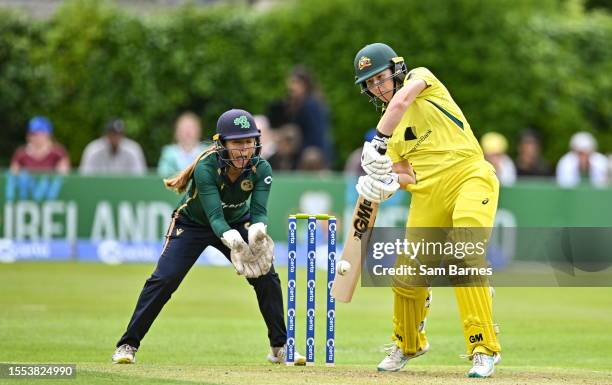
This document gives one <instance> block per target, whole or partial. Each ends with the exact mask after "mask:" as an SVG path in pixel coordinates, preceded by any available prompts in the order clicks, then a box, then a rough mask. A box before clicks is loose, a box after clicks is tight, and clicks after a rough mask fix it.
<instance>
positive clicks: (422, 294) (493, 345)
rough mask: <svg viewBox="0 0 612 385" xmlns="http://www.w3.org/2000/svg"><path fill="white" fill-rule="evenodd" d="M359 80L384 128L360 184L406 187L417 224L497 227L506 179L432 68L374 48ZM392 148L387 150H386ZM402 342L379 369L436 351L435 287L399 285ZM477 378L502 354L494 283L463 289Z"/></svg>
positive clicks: (364, 56)
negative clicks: (430, 330)
mask: <svg viewBox="0 0 612 385" xmlns="http://www.w3.org/2000/svg"><path fill="white" fill-rule="evenodd" d="M354 65H355V75H356V82H355V84H358V85H360V86H361V90H362V93H365V94H366V95H368V96H369V97H370V100H371V101H372V102H374V103H375V104H379V103H382V105H383V108H384V113H383V115H382V118H381V119H380V122H379V123H378V126H377V134H376V136H375V137H374V139H373V140H372V141H371V142H369V143H368V142H366V143H365V145H364V149H363V153H362V167H363V169H364V170H365V172H366V174H367V175H366V176H364V177H361V178H360V180H359V182H358V184H357V186H356V188H357V191H358V192H359V193H360V194H361V195H362V196H364V197H365V198H366V199H368V200H371V201H374V202H382V201H384V200H386V199H388V198H389V197H390V196H391V195H392V194H393V193H394V192H395V191H396V190H397V189H398V188H400V187H402V188H404V189H406V190H407V191H409V192H410V193H411V194H412V199H411V205H410V214H409V216H408V220H407V224H406V226H407V227H408V228H419V227H421V228H423V227H446V228H457V229H455V230H453V231H457V232H459V231H460V230H459V228H464V229H465V228H469V227H474V228H492V227H493V220H494V217H495V212H496V210H497V200H498V195H499V183H498V180H497V177H496V175H495V172H494V169H493V166H492V165H491V164H489V163H488V162H486V161H485V160H484V157H483V153H482V151H481V149H480V146H479V144H478V141H477V140H476V138H475V137H474V134H473V132H472V129H471V128H470V124H469V123H468V121H467V119H466V118H465V116H464V115H463V113H462V112H461V109H460V108H459V107H458V106H457V104H456V103H455V101H454V100H453V99H452V97H451V95H450V93H449V91H448V90H447V89H446V87H445V86H444V85H443V84H442V83H441V82H440V81H439V80H438V79H437V78H436V77H435V76H434V75H433V74H432V73H431V72H430V71H429V70H428V69H427V68H423V67H420V68H415V69H413V70H411V71H409V72H408V70H407V68H406V64H405V63H404V60H403V58H401V57H398V55H397V54H396V53H395V51H393V49H391V47H389V46H388V45H385V44H382V43H374V44H370V45H367V46H365V47H364V48H363V49H361V50H360V51H359V52H358V53H357V56H356V57H355V62H354ZM385 154H386V155H385ZM393 292H394V316H393V337H392V338H393V340H394V342H395V343H394V345H393V347H392V348H391V349H390V350H389V354H388V355H387V357H385V358H384V359H383V360H382V361H381V362H380V364H379V365H378V370H379V371H397V370H400V369H401V368H402V367H404V365H405V364H406V363H407V362H408V360H410V359H412V358H414V357H417V356H420V355H422V354H424V353H426V352H427V350H428V349H429V344H428V342H427V338H426V335H425V320H426V316H427V312H428V308H429V304H430V302H431V289H429V288H427V287H398V286H397V285H394V287H393ZM455 294H456V298H457V302H458V305H459V313H460V317H461V321H462V326H463V334H464V337H465V343H466V348H467V355H468V357H469V358H470V359H471V360H472V363H473V366H472V368H471V369H470V370H469V372H468V376H469V377H489V376H491V375H492V374H493V371H494V368H495V364H496V363H497V362H498V361H499V359H500V354H499V353H500V351H501V347H500V344H499V342H498V340H497V325H496V324H494V323H493V316H492V298H491V290H490V287H489V286H488V283H487V282H485V284H483V285H479V286H474V287H455Z"/></svg>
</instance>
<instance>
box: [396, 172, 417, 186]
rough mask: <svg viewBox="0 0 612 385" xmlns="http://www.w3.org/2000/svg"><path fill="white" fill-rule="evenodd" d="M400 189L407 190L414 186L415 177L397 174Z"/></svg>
mask: <svg viewBox="0 0 612 385" xmlns="http://www.w3.org/2000/svg"><path fill="white" fill-rule="evenodd" d="M397 176H398V179H397V182H398V183H399V185H400V187H401V188H403V189H406V187H407V186H408V185H409V184H414V183H415V182H416V180H415V178H414V176H412V175H409V174H397Z"/></svg>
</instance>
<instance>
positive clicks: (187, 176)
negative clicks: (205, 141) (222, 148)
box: [164, 144, 215, 194]
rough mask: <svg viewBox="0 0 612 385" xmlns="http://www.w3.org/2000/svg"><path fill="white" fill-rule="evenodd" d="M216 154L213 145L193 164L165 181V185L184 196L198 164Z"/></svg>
mask: <svg viewBox="0 0 612 385" xmlns="http://www.w3.org/2000/svg"><path fill="white" fill-rule="evenodd" d="M213 152H215V145H214V144H213V145H211V146H209V147H207V148H205V149H204V151H202V153H200V155H198V156H197V157H196V158H195V160H194V161H193V162H191V164H190V165H189V166H187V167H186V168H185V169H184V170H183V171H181V172H179V173H178V174H176V175H175V176H173V177H172V178H167V179H164V185H165V186H166V188H167V189H169V190H172V191H174V192H176V193H178V194H182V193H184V192H185V191H186V190H187V186H188V185H189V181H190V180H191V177H192V176H193V171H194V170H195V168H196V165H197V164H198V162H199V161H200V160H201V159H203V158H205V157H207V156H208V155H210V154H212V153H213Z"/></svg>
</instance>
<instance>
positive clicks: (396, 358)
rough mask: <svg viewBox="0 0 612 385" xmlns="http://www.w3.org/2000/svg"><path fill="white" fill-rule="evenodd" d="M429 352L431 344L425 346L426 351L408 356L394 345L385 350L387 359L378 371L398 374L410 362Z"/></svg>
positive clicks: (381, 362) (381, 363) (379, 365)
mask: <svg viewBox="0 0 612 385" xmlns="http://www.w3.org/2000/svg"><path fill="white" fill-rule="evenodd" d="M428 350H429V344H427V346H425V349H423V350H420V351H418V352H416V353H415V354H412V355H406V354H404V352H403V351H402V349H401V348H400V347H399V346H397V345H396V344H395V343H393V344H392V346H390V347H387V348H385V351H386V352H387V357H385V358H384V359H383V360H382V361H380V364H378V366H377V367H376V369H377V370H378V371H379V372H397V371H398V370H400V369H401V368H403V367H404V366H405V365H406V364H407V363H408V361H409V360H411V359H413V358H416V357H418V356H420V355H423V354H425V353H427V351H428Z"/></svg>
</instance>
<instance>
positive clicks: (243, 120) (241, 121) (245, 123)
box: [234, 115, 251, 128]
mask: <svg viewBox="0 0 612 385" xmlns="http://www.w3.org/2000/svg"><path fill="white" fill-rule="evenodd" d="M234 125H236V126H240V127H242V128H251V123H249V120H248V119H247V117H246V116H245V115H240V117H238V118H236V119H234Z"/></svg>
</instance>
